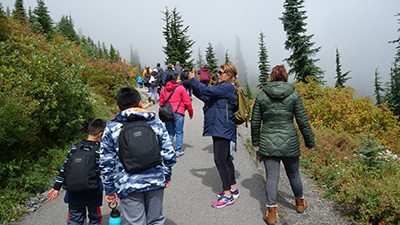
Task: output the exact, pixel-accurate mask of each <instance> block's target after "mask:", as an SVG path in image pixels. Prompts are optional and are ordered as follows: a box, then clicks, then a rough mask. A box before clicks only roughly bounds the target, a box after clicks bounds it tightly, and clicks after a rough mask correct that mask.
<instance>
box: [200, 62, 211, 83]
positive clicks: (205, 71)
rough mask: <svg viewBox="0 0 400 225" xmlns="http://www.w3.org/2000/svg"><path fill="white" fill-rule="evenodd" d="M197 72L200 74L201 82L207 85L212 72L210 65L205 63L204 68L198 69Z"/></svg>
mask: <svg viewBox="0 0 400 225" xmlns="http://www.w3.org/2000/svg"><path fill="white" fill-rule="evenodd" d="M197 74H198V75H200V82H201V83H203V84H205V85H207V86H208V84H209V83H210V79H211V74H210V69H209V68H208V65H204V66H203V68H202V69H199V71H197Z"/></svg>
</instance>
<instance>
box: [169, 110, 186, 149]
mask: <svg viewBox="0 0 400 225" xmlns="http://www.w3.org/2000/svg"><path fill="white" fill-rule="evenodd" d="M184 121H185V116H184V115H182V114H180V113H175V120H174V121H170V122H165V127H166V128H167V131H168V134H169V139H170V140H171V142H172V144H174V136H175V135H176V142H175V151H176V152H180V151H182V144H183V122H184Z"/></svg>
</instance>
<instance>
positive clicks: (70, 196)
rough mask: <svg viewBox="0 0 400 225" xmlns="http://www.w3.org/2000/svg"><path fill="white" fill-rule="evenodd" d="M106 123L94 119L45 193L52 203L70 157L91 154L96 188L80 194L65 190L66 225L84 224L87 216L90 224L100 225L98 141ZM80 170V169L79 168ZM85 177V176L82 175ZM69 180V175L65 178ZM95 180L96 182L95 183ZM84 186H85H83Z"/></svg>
mask: <svg viewBox="0 0 400 225" xmlns="http://www.w3.org/2000/svg"><path fill="white" fill-rule="evenodd" d="M105 126H106V121H104V120H102V119H94V120H93V121H92V122H90V124H89V130H88V133H89V135H88V138H87V139H85V140H82V141H81V142H79V143H76V144H74V145H73V146H72V147H71V149H70V150H69V151H68V154H67V157H66V158H65V160H64V166H63V167H62V168H61V169H60V172H59V174H58V176H57V178H56V180H55V183H54V185H53V188H52V189H51V190H50V191H49V193H47V199H48V200H50V201H52V200H54V199H56V198H57V196H58V194H59V191H60V189H61V187H62V186H63V184H64V183H65V181H66V180H65V178H66V174H65V172H67V171H66V169H67V168H68V165H69V164H68V162H69V161H71V160H72V157H73V156H74V155H75V154H77V152H78V151H89V152H90V153H93V155H92V156H93V161H94V163H95V164H94V165H95V171H94V172H95V177H94V182H95V183H96V182H97V188H94V189H92V190H89V191H85V190H80V191H82V193H80V192H74V191H69V190H67V191H66V193H65V197H64V202H65V203H67V204H68V217H67V224H84V223H85V219H86V211H87V216H88V217H89V220H90V224H96V225H99V224H101V220H102V214H101V210H100V206H101V205H102V202H103V184H102V182H101V178H100V172H99V161H98V160H99V149H100V141H101V137H102V135H103V130H104V127H105ZM77 147H79V149H77ZM94 150H96V151H94ZM79 169H80V168H79ZM78 172H82V173H86V172H87V173H93V171H78ZM84 175H85V174H84ZM71 176H75V177H76V179H78V181H82V180H81V179H80V178H79V177H81V176H79V174H71ZM67 178H68V179H70V175H68V177H67ZM92 180H93V179H92ZM96 180H97V181H96ZM70 183H71V182H70ZM83 185H85V184H83Z"/></svg>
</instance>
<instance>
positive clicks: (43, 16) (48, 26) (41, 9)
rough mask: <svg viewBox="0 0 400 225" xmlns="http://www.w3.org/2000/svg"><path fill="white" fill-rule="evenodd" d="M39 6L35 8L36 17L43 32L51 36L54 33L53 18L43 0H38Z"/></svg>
mask: <svg viewBox="0 0 400 225" xmlns="http://www.w3.org/2000/svg"><path fill="white" fill-rule="evenodd" d="M37 4H38V5H37V6H36V8H35V9H34V10H33V13H34V14H35V15H36V19H37V21H38V22H39V24H40V27H41V32H42V33H43V34H44V35H45V36H46V37H47V38H51V37H52V36H53V34H54V28H53V20H52V19H51V17H50V14H49V13H50V12H49V11H48V10H47V7H46V5H45V4H44V1H43V0H37Z"/></svg>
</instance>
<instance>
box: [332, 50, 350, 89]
mask: <svg viewBox="0 0 400 225" xmlns="http://www.w3.org/2000/svg"><path fill="white" fill-rule="evenodd" d="M349 73H350V70H349V71H347V72H346V73H342V64H340V53H339V50H338V48H337V47H336V77H335V78H336V83H335V88H340V87H344V83H345V82H346V81H347V80H348V79H350V78H351V77H347V75H348V74H349Z"/></svg>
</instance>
